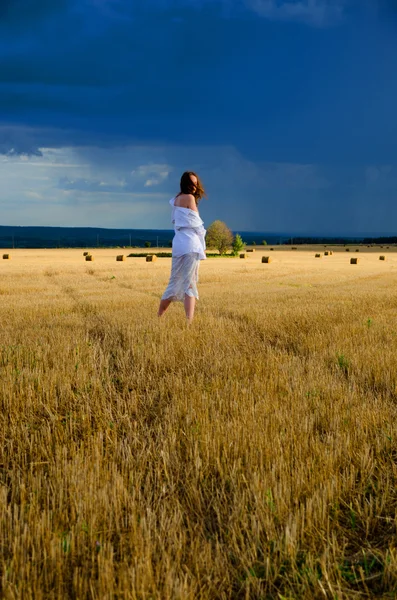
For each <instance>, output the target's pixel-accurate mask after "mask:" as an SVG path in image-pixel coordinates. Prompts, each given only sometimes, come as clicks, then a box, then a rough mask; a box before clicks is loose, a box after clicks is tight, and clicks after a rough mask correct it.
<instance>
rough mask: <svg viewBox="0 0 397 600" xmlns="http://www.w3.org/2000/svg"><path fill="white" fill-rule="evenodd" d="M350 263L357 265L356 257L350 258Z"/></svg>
mask: <svg viewBox="0 0 397 600" xmlns="http://www.w3.org/2000/svg"><path fill="white" fill-rule="evenodd" d="M350 264H351V265H357V264H358V258H351V259H350Z"/></svg>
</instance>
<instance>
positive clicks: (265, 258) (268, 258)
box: [262, 256, 272, 263]
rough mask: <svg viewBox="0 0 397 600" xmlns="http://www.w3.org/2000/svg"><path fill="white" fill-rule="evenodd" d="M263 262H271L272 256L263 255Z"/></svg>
mask: <svg viewBox="0 0 397 600" xmlns="http://www.w3.org/2000/svg"><path fill="white" fill-rule="evenodd" d="M262 262H263V263H270V262H272V259H271V258H270V256H262Z"/></svg>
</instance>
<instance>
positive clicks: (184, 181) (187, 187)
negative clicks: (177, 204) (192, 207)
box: [177, 171, 207, 204]
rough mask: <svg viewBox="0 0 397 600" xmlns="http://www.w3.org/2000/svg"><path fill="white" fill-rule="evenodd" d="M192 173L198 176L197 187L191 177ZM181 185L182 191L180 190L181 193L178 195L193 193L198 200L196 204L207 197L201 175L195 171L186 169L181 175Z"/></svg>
mask: <svg viewBox="0 0 397 600" xmlns="http://www.w3.org/2000/svg"><path fill="white" fill-rule="evenodd" d="M190 175H194V176H195V177H197V186H196V189H194V183H193V181H192V180H191V179H190ZM180 187H181V191H180V192H179V194H177V196H179V195H180V194H193V196H194V199H195V200H196V204H198V203H199V201H200V200H201V198H202V197H203V196H205V197H207V194H206V192H205V189H204V187H203V184H202V183H201V181H200V178H199V176H198V175H197V173H194V172H193V171H185V172H184V173H183V175H182V177H181V182H180Z"/></svg>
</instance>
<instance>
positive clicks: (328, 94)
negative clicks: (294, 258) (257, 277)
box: [0, 0, 397, 235]
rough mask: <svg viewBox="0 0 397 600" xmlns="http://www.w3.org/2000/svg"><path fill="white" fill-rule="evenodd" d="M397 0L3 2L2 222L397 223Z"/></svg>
mask: <svg viewBox="0 0 397 600" xmlns="http://www.w3.org/2000/svg"><path fill="white" fill-rule="evenodd" d="M396 107H397V1H396V0H57V1H56V2H54V1H53V0H1V3H0V225H54V226H62V225H63V226H93V227H123V228H164V229H169V228H170V227H171V225H170V210H169V204H168V201H169V199H170V198H171V197H172V196H173V195H175V194H176V193H177V192H178V191H179V179H180V176H181V174H182V173H183V171H185V170H192V171H195V172H197V173H198V175H199V176H200V177H201V179H202V181H203V183H204V186H205V188H206V190H207V194H208V200H203V201H202V203H201V204H200V214H201V216H202V218H203V219H204V221H205V224H206V225H209V224H210V223H211V222H212V221H213V220H215V219H221V220H224V221H225V222H226V223H227V224H228V225H229V226H230V227H231V228H232V229H233V230H235V231H238V230H240V231H268V232H291V233H295V234H305V233H309V234H318V235H327V234H329V235H332V234H346V235H349V234H350V235H356V234H361V233H365V234H374V235H379V234H393V233H394V234H396V232H397V108H396Z"/></svg>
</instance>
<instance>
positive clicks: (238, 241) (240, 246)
mask: <svg viewBox="0 0 397 600" xmlns="http://www.w3.org/2000/svg"><path fill="white" fill-rule="evenodd" d="M244 248H245V243H244V242H243V240H242V238H241V235H240V234H239V233H236V235H235V236H234V240H233V245H232V249H233V250H232V254H233V255H234V256H237V254H238V253H239V252H241V251H242V250H244Z"/></svg>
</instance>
